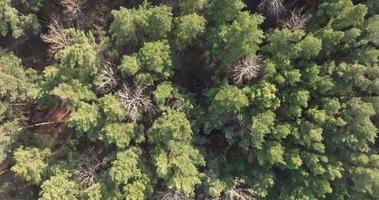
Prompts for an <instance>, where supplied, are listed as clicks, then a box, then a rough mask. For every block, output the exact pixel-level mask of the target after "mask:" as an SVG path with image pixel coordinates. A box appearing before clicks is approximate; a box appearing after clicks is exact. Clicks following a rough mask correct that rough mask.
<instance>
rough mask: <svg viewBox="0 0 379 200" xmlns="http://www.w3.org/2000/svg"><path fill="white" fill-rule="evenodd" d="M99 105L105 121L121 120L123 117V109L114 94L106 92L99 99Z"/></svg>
mask: <svg viewBox="0 0 379 200" xmlns="http://www.w3.org/2000/svg"><path fill="white" fill-rule="evenodd" d="M100 107H101V109H102V110H103V113H104V116H105V118H106V120H107V121H121V120H122V119H124V118H125V111H124V110H123V109H122V106H121V102H120V101H119V100H118V99H117V97H116V96H114V95H111V94H107V95H105V96H104V97H102V98H101V99H100Z"/></svg>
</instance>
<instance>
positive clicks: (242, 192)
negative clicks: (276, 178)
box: [225, 177, 256, 200]
mask: <svg viewBox="0 0 379 200" xmlns="http://www.w3.org/2000/svg"><path fill="white" fill-rule="evenodd" d="M243 184H245V180H244V179H242V178H238V177H237V178H235V179H234V180H233V186H232V187H231V188H230V189H229V190H227V191H226V192H225V198H226V199H227V200H255V196H256V192H255V191H254V190H253V189H249V188H247V189H242V188H240V186H242V185H243Z"/></svg>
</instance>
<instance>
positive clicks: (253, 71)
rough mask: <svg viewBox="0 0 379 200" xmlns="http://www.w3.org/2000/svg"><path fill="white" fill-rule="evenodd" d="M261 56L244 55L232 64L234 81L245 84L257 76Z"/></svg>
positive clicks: (231, 70)
mask: <svg viewBox="0 0 379 200" xmlns="http://www.w3.org/2000/svg"><path fill="white" fill-rule="evenodd" d="M260 68H261V66H260V56H255V57H244V58H242V59H240V60H238V61H237V62H236V63H235V64H233V65H232V66H231V69H230V72H231V75H232V78H233V82H234V83H235V84H238V85H243V84H245V83H247V82H249V81H251V80H252V79H254V78H256V77H257V76H258V74H259V71H260Z"/></svg>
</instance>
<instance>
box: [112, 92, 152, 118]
mask: <svg viewBox="0 0 379 200" xmlns="http://www.w3.org/2000/svg"><path fill="white" fill-rule="evenodd" d="M145 90H146V87H140V86H138V87H136V88H135V89H133V90H131V89H129V88H128V87H127V86H126V85H124V86H123V88H122V89H121V90H120V91H118V92H117V95H118V97H119V98H120V100H121V102H122V105H123V107H124V109H125V110H126V115H127V117H128V118H129V119H130V120H132V121H136V120H137V119H139V117H140V116H141V114H142V113H143V112H146V113H148V114H149V115H151V114H152V113H154V111H155V109H154V105H153V103H152V101H151V99H150V97H149V96H147V95H145Z"/></svg>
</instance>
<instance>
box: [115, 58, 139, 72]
mask: <svg viewBox="0 0 379 200" xmlns="http://www.w3.org/2000/svg"><path fill="white" fill-rule="evenodd" d="M118 69H119V70H120V71H121V73H122V75H124V76H133V75H134V74H136V73H137V72H138V71H139V70H140V63H139V60H138V59H137V57H135V56H123V57H122V60H121V65H120V66H118Z"/></svg>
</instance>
